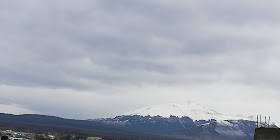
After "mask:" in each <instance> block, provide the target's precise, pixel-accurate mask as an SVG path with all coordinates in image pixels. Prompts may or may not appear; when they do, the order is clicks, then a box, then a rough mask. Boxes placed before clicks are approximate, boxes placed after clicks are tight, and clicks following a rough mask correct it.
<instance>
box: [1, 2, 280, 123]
mask: <svg viewBox="0 0 280 140" xmlns="http://www.w3.org/2000/svg"><path fill="white" fill-rule="evenodd" d="M278 3H279V2H278V1H270V2H267V1H258V2H255V1H246V2H244V1H227V2H224V1H218V0H213V1H207V2H205V1H199V0H198V1H183V0H182V1H181V0H178V1H176V2H174V1H172V2H171V1H165V0H160V1H159V0H155V1H138V0H136V1H129V0H116V1H83V2H74V1H71V2H70V1H59V2H50V1H44V0H41V1H21V2H12V1H9V2H3V4H1V5H0V9H1V10H0V27H1V32H0V42H1V45H0V49H1V51H0V77H1V79H0V85H2V88H0V92H1V93H0V95H1V96H4V95H5V94H10V98H5V99H6V100H7V102H3V103H2V104H11V105H13V107H14V106H17V107H18V106H19V107H25V108H26V110H33V111H34V112H39V113H40V112H42V113H45V114H54V115H55V114H58V115H61V116H65V117H67V116H71V117H74V118H86V117H96V116H92V115H90V113H92V114H99V115H97V117H102V116H110V115H116V114H118V113H124V112H125V111H129V109H134V108H136V107H140V106H144V105H152V104H155V103H165V102H170V101H172V102H175V101H181V99H179V98H178V97H172V98H171V97H168V98H167V97H165V96H167V95H169V93H168V92H165V90H167V91H169V92H171V93H174V92H177V93H174V94H176V95H177V96H182V97H185V98H186V100H187V98H189V97H193V96H197V97H199V98H201V99H200V100H202V101H205V102H209V103H210V101H213V100H215V101H216V100H217V99H216V98H214V97H220V98H221V100H224V101H220V103H223V102H234V101H235V99H232V100H230V99H228V98H226V97H224V96H231V95H236V97H235V98H236V100H237V99H238V98H237V97H238V96H243V94H247V95H248V96H249V95H252V96H256V97H260V96H262V94H263V93H261V92H257V91H264V92H267V95H269V97H271V98H269V97H267V99H266V100H267V102H268V101H270V100H274V99H275V98H279V96H278V95H277V94H276V93H277V90H278V86H277V83H279V74H278V71H279V69H280V66H279V65H278V63H277V60H278V58H279V56H278V54H277V52H279V50H280V48H279V47H278V46H279V44H280V43H279V41H278V36H279V30H280V28H279V27H278V25H279V15H278V14H277V13H278V7H277V5H278ZM219 84H221V87H219V86H217V85H219ZM209 85H210V87H209ZM211 85H215V86H213V87H211ZM6 86H7V87H8V88H9V90H7V89H6V88H7V87H6ZM4 87H5V88H4ZM194 87H197V88H194ZM231 87H235V88H237V89H243V88H244V87H246V88H244V92H243V91H239V90H236V92H238V93H233V92H229V93H228V94H227V93H225V92H228V90H232V88H231ZM10 88H11V89H13V88H16V89H18V88H19V89H21V88H24V90H25V91H24V92H23V93H20V90H19V91H16V92H15V93H14V92H13V94H11V92H12V91H11V89H10ZM33 88H34V89H33ZM207 88H209V89H210V90H204V89H207ZM216 88H221V89H223V90H217V89H216ZM38 89H40V90H39V91H38ZM202 89H203V90H202ZM32 90H35V91H37V92H43V94H40V93H34V92H32ZM41 90H44V91H41ZM49 90H51V92H52V93H53V94H48V93H47V91H49ZM68 90H70V91H71V92H70V93H68V94H67V92H68ZM202 91H203V92H204V93H202ZM234 91H235V90H234ZM29 92H32V93H33V94H29ZM79 92H80V93H81V94H78V93H79ZM155 92H156V93H155ZM84 93H87V94H86V95H88V96H86V95H85V94H84ZM136 93H137V94H136ZM194 93H196V94H194ZM37 94H38V95H40V96H37ZM19 95H20V96H25V97H28V98H30V99H31V98H32V100H31V101H32V102H33V103H34V104H36V105H35V106H38V108H36V107H34V104H31V103H30V102H29V101H28V100H27V101H26V102H23V101H20V99H19V98H18V96H19ZM156 95H157V96H158V97H157V98H159V99H158V101H154V100H147V99H145V98H149V97H150V96H153V97H154V96H156ZM210 95H211V96H210ZM56 96H58V97H61V99H60V100H55V98H56ZM66 96H69V99H66V101H67V102H74V99H77V97H81V98H80V99H79V100H78V101H79V103H73V104H71V105H70V104H67V103H61V102H63V97H66ZM208 96H209V98H208V99H209V100H208V99H205V98H204V97H208ZM85 97H90V98H91V99H92V100H94V101H96V100H99V101H100V102H98V103H101V102H108V101H110V102H111V103H112V104H108V105H106V106H103V107H96V106H98V105H97V104H94V103H88V104H87V103H84V102H83V100H85V101H88V102H90V100H88V99H87V98H85ZM132 97H135V99H133V100H132V101H129V100H130V99H131V98H132ZM136 97H137V98H136ZM211 97H212V98H211ZM40 98H44V99H48V100H46V102H42V101H43V100H42V99H40ZM113 98H116V99H118V101H114V100H113ZM224 98H225V99H224ZM36 100H38V102H37V101H36ZM35 101H36V102H35ZM240 102H246V101H240ZM252 102H258V100H257V99H254V98H253V99H252ZM15 103H17V104H18V105H17V104H15ZM60 104H63V106H61V107H60V108H57V107H56V106H59V105H60ZM113 105H114V106H118V107H119V108H121V109H120V110H119V111H115V109H112V106H113ZM92 106H93V107H92ZM87 107H88V108H92V110H93V111H90V109H83V110H82V111H80V112H78V113H73V112H71V109H72V108H75V109H77V110H78V109H81V108H87ZM62 110H65V111H64V112H65V114H59V112H61V111H62ZM221 110H223V109H221ZM224 110H225V109H224ZM79 114H80V116H79ZM109 114H110V115H109Z"/></svg>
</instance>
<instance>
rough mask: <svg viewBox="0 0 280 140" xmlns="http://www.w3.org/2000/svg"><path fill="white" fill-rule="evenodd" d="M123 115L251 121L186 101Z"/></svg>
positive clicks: (145, 108)
mask: <svg viewBox="0 0 280 140" xmlns="http://www.w3.org/2000/svg"><path fill="white" fill-rule="evenodd" d="M125 115H140V116H148V115H150V116H157V115H158V116H162V117H166V118H168V117H170V115H173V116H177V117H183V116H188V117H190V118H191V119H193V120H209V119H215V120H217V121H223V120H251V118H249V117H242V116H240V115H239V116H231V115H224V114H221V113H219V112H217V111H215V110H213V109H211V108H210V107H206V106H203V105H201V104H198V103H196V102H191V101H188V102H186V103H183V104H176V103H174V104H162V105H156V106H151V107H144V108H141V109H138V110H135V111H132V112H128V113H126V114H125Z"/></svg>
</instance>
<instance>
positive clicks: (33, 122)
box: [0, 113, 169, 140]
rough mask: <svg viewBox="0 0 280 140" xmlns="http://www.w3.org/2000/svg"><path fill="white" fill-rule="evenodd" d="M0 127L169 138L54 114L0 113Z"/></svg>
mask: <svg viewBox="0 0 280 140" xmlns="http://www.w3.org/2000/svg"><path fill="white" fill-rule="evenodd" d="M0 127H1V128H2V129H13V130H21V131H31V132H36V133H44V132H60V133H68V134H81V135H86V136H101V137H112V138H117V139H122V140H125V139H130V140H134V139H147V140H148V139H151V140H152V139H153V140H160V139H162V140H165V139H166V140H168V139H169V138H162V137H160V136H158V135H153V134H145V133H141V132H137V131H130V130H128V129H125V128H121V127H120V126H115V125H108V124H104V123H102V122H97V121H89V120H73V119H63V118H59V117H54V116H46V115H36V114H25V115H12V114H4V113H0Z"/></svg>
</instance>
